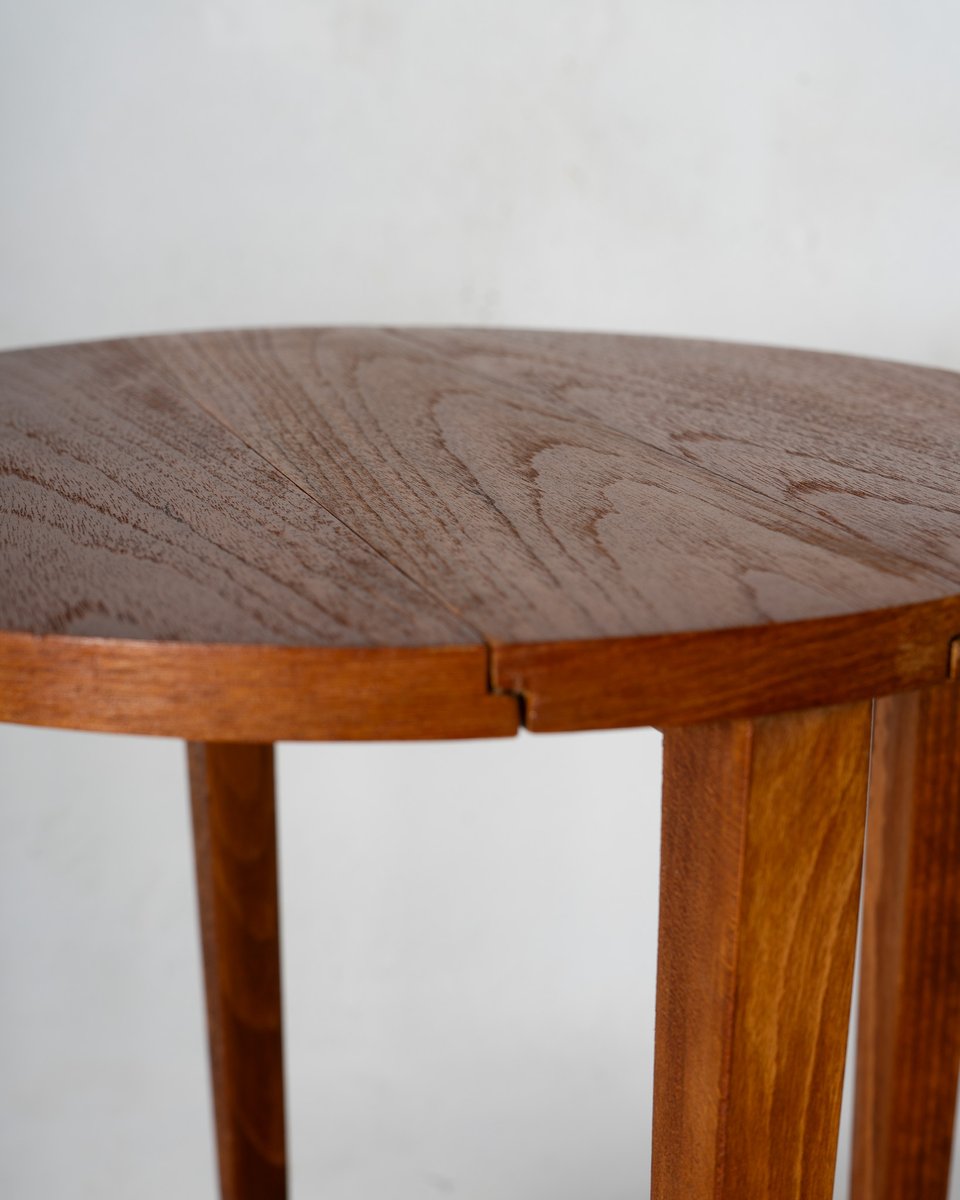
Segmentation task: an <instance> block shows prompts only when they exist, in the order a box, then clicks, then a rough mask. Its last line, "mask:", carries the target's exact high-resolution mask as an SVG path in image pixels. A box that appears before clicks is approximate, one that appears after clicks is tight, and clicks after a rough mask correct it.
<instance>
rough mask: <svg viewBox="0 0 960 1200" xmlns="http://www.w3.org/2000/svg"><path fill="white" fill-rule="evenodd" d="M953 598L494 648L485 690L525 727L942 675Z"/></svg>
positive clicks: (677, 719) (777, 707) (877, 692)
mask: <svg viewBox="0 0 960 1200" xmlns="http://www.w3.org/2000/svg"><path fill="white" fill-rule="evenodd" d="M958 627H960V602H958V601H957V600H945V601H942V602H941V603H940V604H938V605H912V606H907V607H903V608H895V609H885V610H880V611H878V612H871V613H861V614H858V615H857V616H853V617H836V618H832V619H826V620H821V621H798V622H796V623H792V624H783V625H760V626H755V627H751V628H740V629H725V630H720V631H717V632H716V633H713V634H711V635H710V637H709V639H705V638H704V637H703V636H702V635H700V634H680V635H671V636H668V637H654V638H643V639H640V638H610V639H608V640H605V641H594V642H559V643H558V642H548V643H545V644H543V645H520V646H503V647H499V648H498V649H497V652H496V654H495V655H494V658H493V669H492V680H493V683H494V686H495V687H498V688H502V689H503V690H504V691H507V692H511V693H516V694H517V695H519V696H521V697H522V698H523V711H524V724H525V725H526V727H527V728H528V729H530V730H532V731H533V732H534V733H555V732H559V731H562V730H575V729H610V728H623V727H625V726H628V725H655V726H659V727H663V726H667V725H684V724H688V723H695V722H702V721H708V720H715V719H718V718H723V717H736V716H760V715H763V714H765V713H774V712H786V711H790V710H791V709H798V708H811V707H816V706H818V705H828V704H838V703H846V702H848V701H852V700H861V699H868V698H870V697H873V696H882V695H886V694H888V693H892V692H898V691H906V690H909V689H910V688H916V687H921V686H923V685H926V684H937V683H940V682H942V681H943V680H944V679H945V678H946V677H947V673H948V657H949V655H948V644H949V642H950V641H951V639H952V637H953V630H955V629H957V628H958Z"/></svg>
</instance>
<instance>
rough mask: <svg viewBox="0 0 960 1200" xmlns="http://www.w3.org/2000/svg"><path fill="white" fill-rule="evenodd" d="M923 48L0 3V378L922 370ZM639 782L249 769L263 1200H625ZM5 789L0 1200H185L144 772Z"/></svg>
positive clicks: (0, 816)
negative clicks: (115, 352) (269, 848)
mask: <svg viewBox="0 0 960 1200" xmlns="http://www.w3.org/2000/svg"><path fill="white" fill-rule="evenodd" d="M958 45H960V8H958V7H957V6H956V5H954V4H952V3H949V2H948V0H940V2H936V3H934V2H930V0H919V2H918V0H911V2H909V3H908V0H888V2H886V3H878V2H877V0H873V2H872V3H866V2H865V0H847V2H846V3H844V4H838V3H836V0H832V2H827V0H807V2H806V3H805V4H802V5H799V4H793V5H786V4H771V3H770V2H769V0H767V2H766V3H760V2H759V0H756V2H748V0H728V2H727V3H724V4H719V3H707V2H706V0H698V2H695V0H649V2H647V3H636V2H631V3H628V2H626V0H623V2H619V0H512V2H510V3H506V2H504V0H485V2H484V3H482V4H481V3H471V4H467V3H463V2H461V0H445V2H441V0H434V2H428V0H402V2H400V0H397V2H395V3H390V2H386V0H379V2H373V0H313V2H311V0H269V2H267V0H259V2H257V0H202V2H197V0H167V3H159V4H158V3H156V2H155V0H154V2H150V3H148V2H147V0H86V3H84V4H71V3H68V2H67V0H31V3H29V4H23V3H16V2H15V0H0V164H2V178H0V344H2V345H3V346H15V345H21V344H27V343H33V342H45V341H57V340H65V339H73V338H88V337H97V336H101V335H113V334H118V333H126V332H135V331H148V330H163V329H181V328H193V327H203V326H224V325H234V324H255V323H269V324H280V323H286V322H297V323H307V322H380V321H390V322H436V323H482V324H504V325H557V326H564V327H581V328H613V329H622V330H633V331H640V330H647V331H651V332H667V333H690V334H698V335H703V336H710V337H730V338H740V339H744V340H754V341H774V342H780V343H790V344H796V345H807V346H815V347H820V348H831V349H842V350H849V351H854V352H862V353H867V354H880V355H886V356H890V357H901V358H907V359H912V360H915V361H919V362H926V363H931V364H936V365H941V366H947V367H955V368H960V332H958V330H960V325H958V317H960V232H958V229H960V221H958V216H957V214H958V213H960V66H958V56H957V46H958ZM657 754H658V742H657V738H656V735H654V734H652V733H649V732H625V733H615V734H605V735H591V736H579V737H556V738H550V739H546V738H544V739H540V740H538V739H535V738H532V737H522V738H520V739H518V740H517V741H515V742H510V743H493V742H490V743H474V744H462V745H446V746H396V747H391V746H372V747H362V746H312V747H284V748H283V750H282V751H281V757H280V771H281V787H282V792H283V796H282V813H281V822H282V854H283V867H284V882H283V889H284V890H283V903H284V910H285V934H286V960H285V967H286V979H287V988H288V990H287V1002H288V1014H289V1035H288V1056H289V1074H290V1101H291V1142H292V1156H293V1170H294V1186H295V1192H296V1194H297V1195H299V1196H301V1197H305V1196H312V1195H317V1194H322V1195H323V1196H324V1197H326V1198H327V1200H379V1198H380V1197H386V1196H389V1197H390V1198H391V1200H429V1198H430V1197H445V1196H454V1195H455V1196H459V1197H469V1198H478V1200H479V1198H481V1197H483V1198H484V1200H486V1198H488V1197H497V1198H498V1200H519V1198H520V1197H523V1198H524V1200H538V1198H542V1200H582V1198H583V1197H586V1196H590V1197H591V1198H596V1200H625V1198H626V1197H628V1196H640V1195H643V1194H644V1190H645V1187H646V1174H647V1169H648V1161H649V1146H648V1141H647V1127H648V1122H649V1109H650V1097H649V1087H650V1069H651V1035H652V997H653V992H652V987H653V971H654V963H655V917H656V869H657V865H656V857H657V813H656V794H657V777H658V761H657ZM0 772H2V775H0V828H2V830H3V836H2V837H0V1194H3V1195H4V1196H10V1197H29V1198H32V1197H44V1198H46V1197H61V1196H63V1197H88V1196H89V1197H100V1196H103V1195H116V1196H124V1197H137V1198H140V1197H142V1198H144V1200H147V1198H149V1200H152V1198H153V1197H158V1198H159V1197H161V1196H162V1197H167V1196H170V1195H177V1196H180V1197H184V1198H185V1200H190V1198H192V1197H196V1198H198V1200H199V1198H200V1197H204V1196H210V1195H211V1194H212V1192H211V1188H212V1157H211V1150H210V1122H209V1117H208V1112H207V1103H206V1094H205V1091H204V1074H203V1072H204V1061H203V1040H202V1038H203V1031H202V1025H201V1010H200V984H199V969H198V951H197V948H196V945H195V941H194V928H193V923H194V913H193V896H192V891H191V887H192V885H191V881H190V859H189V846H188V829H187V820H186V808H185V788H184V778H183V771H182V764H181V761H180V749H179V747H178V746H177V745H176V744H174V743H169V742H161V741H152V742H151V741H148V740H140V739H125V738H111V737H94V736H88V735H79V734H68V733H46V732H40V731H31V730H22V729H16V728H12V727H6V728H3V729H0ZM845 1170H846V1167H845V1165H842V1172H843V1173H845ZM955 1194H956V1195H957V1196H960V1190H958V1189H955Z"/></svg>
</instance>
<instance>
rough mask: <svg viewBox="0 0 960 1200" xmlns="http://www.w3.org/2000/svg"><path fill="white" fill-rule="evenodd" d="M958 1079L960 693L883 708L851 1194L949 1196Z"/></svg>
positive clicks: (862, 1199)
mask: <svg viewBox="0 0 960 1200" xmlns="http://www.w3.org/2000/svg"><path fill="white" fill-rule="evenodd" d="M958 1071H960V687H958V686H957V685H956V684H946V685H943V686H941V687H938V688H931V689H928V690H925V691H921V692H913V693H910V694H907V695H901V696H893V697H889V698H887V699H885V700H881V701H880V702H879V703H878V704H877V714H876V726H875V733H874V750H873V769H872V774H871V781H870V814H869V821H868V828H867V868H866V881H865V885H864V915H863V949H862V954H861V969H860V1020H859V1028H858V1052H857V1093H856V1109H855V1121H854V1143H853V1146H854V1150H853V1179H852V1197H853V1200H945V1198H946V1195H947V1188H948V1184H949V1176H950V1152H951V1143H952V1139H953V1123H954V1110H955V1105H956V1095H957V1074H958Z"/></svg>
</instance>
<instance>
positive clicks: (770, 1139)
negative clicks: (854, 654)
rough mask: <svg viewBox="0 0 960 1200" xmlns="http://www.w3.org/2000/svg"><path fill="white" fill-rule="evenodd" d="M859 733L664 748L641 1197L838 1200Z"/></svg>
mask: <svg viewBox="0 0 960 1200" xmlns="http://www.w3.org/2000/svg"><path fill="white" fill-rule="evenodd" d="M870 726H871V706H870V704H869V702H865V703H864V702H862V703H858V704H854V705H849V706H844V707H840V708H828V709H818V710H814V711H807V712H800V713H789V714H785V715H780V716H775V717H763V718H760V719H758V720H753V721H748V720H737V721H731V722H720V723H711V724H706V725H698V726H688V727H685V728H681V729H673V730H668V731H667V733H666V736H665V739H664V791H663V833H662V856H661V874H660V945H659V958H658V966H657V1025H656V1054H655V1069H654V1125H653V1197H654V1200H691V1198H693V1197H696V1198H697V1200H770V1198H771V1197H776V1198H777V1200H828V1198H829V1197H831V1196H832V1195H833V1176H834V1161H835V1154H836V1143H837V1129H838V1124H839V1118H840V1096H841V1090H842V1083H843V1067H844V1055H845V1050H846V1040H847V1022H848V1017H849V1011H850V992H851V988H852V981H853V962H854V952H855V946H856V932H857V911H858V900H859V892H860V866H861V857H862V847H863V827H864V811H865V805H866V798H867V774H868V759H869V749H870Z"/></svg>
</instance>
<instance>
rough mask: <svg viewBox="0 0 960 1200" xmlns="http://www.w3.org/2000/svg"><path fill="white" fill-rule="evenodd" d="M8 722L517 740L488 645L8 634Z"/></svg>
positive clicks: (262, 735) (243, 733)
mask: <svg viewBox="0 0 960 1200" xmlns="http://www.w3.org/2000/svg"><path fill="white" fill-rule="evenodd" d="M0 720H3V721H16V722H19V723H21V724H28V725H44V726H48V727H54V728H56V727H59V728H67V729H91V730H102V731H105V732H110V731H112V732H116V733H151V734H158V735H160V736H166V737H179V738H186V739H187V740H192V741H251V742H269V741H296V740H301V741H303V740H306V741H332V740H336V741H352V740H375V739H391V740H413V739H421V738H475V737H510V736H512V735H513V734H515V733H516V732H517V728H518V725H519V720H520V714H519V709H518V705H517V701H516V698H515V697H513V696H507V695H498V694H494V693H492V692H490V690H489V684H488V677H487V657H486V652H485V651H484V649H483V647H481V646H450V647H443V646H436V647H434V646H426V647H423V648H420V647H410V648H408V649H405V648H399V649H393V648H383V649H374V648H370V647H357V648H344V647H332V648H330V649H322V648H317V647H310V646H307V647H294V646H237V645H222V646H218V645H192V644H189V643H180V642H147V641H139V640H110V639H104V638H56V637H33V636H32V635H30V634H21V633H14V634H5V635H3V636H0Z"/></svg>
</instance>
